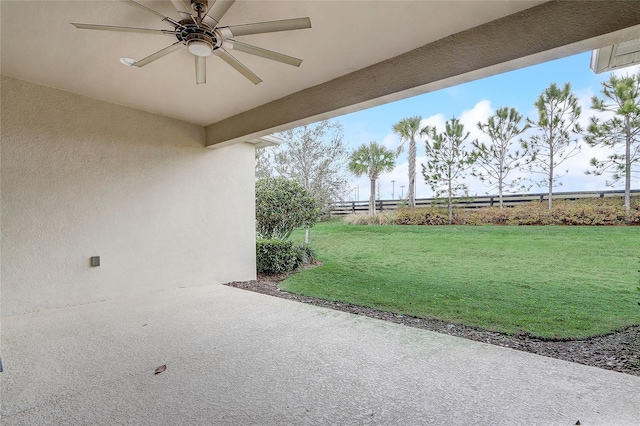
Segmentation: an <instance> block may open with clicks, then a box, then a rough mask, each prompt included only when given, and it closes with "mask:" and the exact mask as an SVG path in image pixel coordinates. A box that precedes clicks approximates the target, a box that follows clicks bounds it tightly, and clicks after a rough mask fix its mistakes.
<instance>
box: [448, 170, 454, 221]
mask: <svg viewBox="0 0 640 426" xmlns="http://www.w3.org/2000/svg"><path fill="white" fill-rule="evenodd" d="M449 176H451V166H449ZM451 203H452V194H451V178H449V225H451V224H452V223H453V206H452V205H451Z"/></svg>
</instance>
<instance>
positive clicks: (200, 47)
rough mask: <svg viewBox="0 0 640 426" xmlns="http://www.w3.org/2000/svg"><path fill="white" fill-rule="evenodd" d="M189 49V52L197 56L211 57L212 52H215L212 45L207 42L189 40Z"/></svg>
mask: <svg viewBox="0 0 640 426" xmlns="http://www.w3.org/2000/svg"><path fill="white" fill-rule="evenodd" d="M187 47H188V49H189V52H191V53H193V54H194V55H196V56H209V55H211V52H213V48H212V47H211V44H210V43H208V42H206V41H205V40H200V39H196V40H189V42H188V44H187Z"/></svg>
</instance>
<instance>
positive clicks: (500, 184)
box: [498, 176, 503, 212]
mask: <svg viewBox="0 0 640 426" xmlns="http://www.w3.org/2000/svg"><path fill="white" fill-rule="evenodd" d="M498 197H499V198H500V211H501V212H502V208H503V203H502V176H500V178H499V179H498Z"/></svg>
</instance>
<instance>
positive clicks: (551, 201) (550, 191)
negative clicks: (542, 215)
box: [549, 151, 553, 211]
mask: <svg viewBox="0 0 640 426" xmlns="http://www.w3.org/2000/svg"><path fill="white" fill-rule="evenodd" d="M552 197H553V151H551V155H550V156H549V211H551V206H552V204H553V199H552Z"/></svg>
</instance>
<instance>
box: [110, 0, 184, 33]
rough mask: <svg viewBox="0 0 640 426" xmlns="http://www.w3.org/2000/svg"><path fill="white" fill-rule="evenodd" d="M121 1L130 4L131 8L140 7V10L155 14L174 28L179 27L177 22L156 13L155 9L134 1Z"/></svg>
mask: <svg viewBox="0 0 640 426" xmlns="http://www.w3.org/2000/svg"><path fill="white" fill-rule="evenodd" d="M121 1H123V2H125V3H126V4H128V5H130V6H134V7H139V8H140V9H142V10H146V11H147V12H149V13H153V14H154V15H156V16H157V17H159V18H160V19H162V20H163V21H164V22H167V23H169V24H171V25H172V26H174V27H176V26H178V25H179V24H178V23H177V22H176V21H175V20H173V19H171V18H169V17H168V16H164V15H163V14H162V13H160V12H158V11H155V10H153V9H151V8H149V7H147V6H145V5H143V4H140V3H138V2H137V1H134V0H121Z"/></svg>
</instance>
